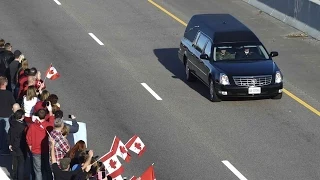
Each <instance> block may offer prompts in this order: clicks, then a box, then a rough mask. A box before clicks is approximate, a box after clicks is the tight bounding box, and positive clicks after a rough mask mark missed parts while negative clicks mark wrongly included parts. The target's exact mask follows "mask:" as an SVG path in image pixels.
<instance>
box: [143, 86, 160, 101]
mask: <svg viewBox="0 0 320 180" xmlns="http://www.w3.org/2000/svg"><path fill="white" fill-rule="evenodd" d="M141 85H142V86H143V87H144V88H146V90H148V91H149V93H151V94H152V95H153V97H155V98H156V99H157V100H158V101H160V100H162V99H161V97H160V96H158V94H157V93H155V92H154V91H153V90H152V89H151V88H150V87H149V86H148V85H147V84H146V83H141Z"/></svg>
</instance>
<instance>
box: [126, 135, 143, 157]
mask: <svg viewBox="0 0 320 180" xmlns="http://www.w3.org/2000/svg"><path fill="white" fill-rule="evenodd" d="M126 148H127V149H130V150H131V151H133V152H134V153H136V154H138V155H139V156H142V154H143V153H144V152H145V151H146V146H145V145H144V143H143V142H142V141H141V139H140V138H139V137H138V136H137V135H134V136H133V137H132V138H131V139H129V141H128V142H127V143H126Z"/></svg>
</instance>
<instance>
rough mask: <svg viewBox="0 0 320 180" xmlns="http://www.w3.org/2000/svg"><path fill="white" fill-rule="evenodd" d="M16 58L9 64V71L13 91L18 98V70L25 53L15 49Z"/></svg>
mask: <svg viewBox="0 0 320 180" xmlns="http://www.w3.org/2000/svg"><path fill="white" fill-rule="evenodd" d="M14 58H15V59H14V60H13V61H12V62H11V63H10V65H9V72H10V81H11V91H12V93H13V95H14V98H15V99H16V98H17V96H18V93H17V91H16V87H17V83H18V82H17V72H18V69H19V66H20V63H21V61H22V59H24V56H23V54H22V53H21V52H20V51H19V50H16V51H14Z"/></svg>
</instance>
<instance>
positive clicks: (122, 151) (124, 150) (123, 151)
mask: <svg viewBox="0 0 320 180" xmlns="http://www.w3.org/2000/svg"><path fill="white" fill-rule="evenodd" d="M120 152H121V153H122V154H124V153H126V152H127V150H126V148H124V147H123V146H120Z"/></svg>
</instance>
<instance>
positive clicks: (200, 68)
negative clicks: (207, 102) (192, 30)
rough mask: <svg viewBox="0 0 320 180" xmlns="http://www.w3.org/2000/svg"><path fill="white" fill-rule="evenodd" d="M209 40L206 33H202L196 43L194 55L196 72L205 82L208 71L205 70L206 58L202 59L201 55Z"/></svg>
mask: <svg viewBox="0 0 320 180" xmlns="http://www.w3.org/2000/svg"><path fill="white" fill-rule="evenodd" d="M207 42H209V39H208V38H207V37H206V36H205V35H204V34H201V35H200V37H199V39H198V41H197V43H196V48H195V49H196V50H195V56H194V65H195V66H196V69H195V70H196V73H197V75H198V77H199V78H201V79H202V80H203V81H204V82H206V80H207V79H208V78H207V73H206V71H207V70H205V69H206V65H205V63H206V62H205V61H207V60H205V59H200V55H201V54H202V53H203V51H204V49H205V46H206V44H207Z"/></svg>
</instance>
